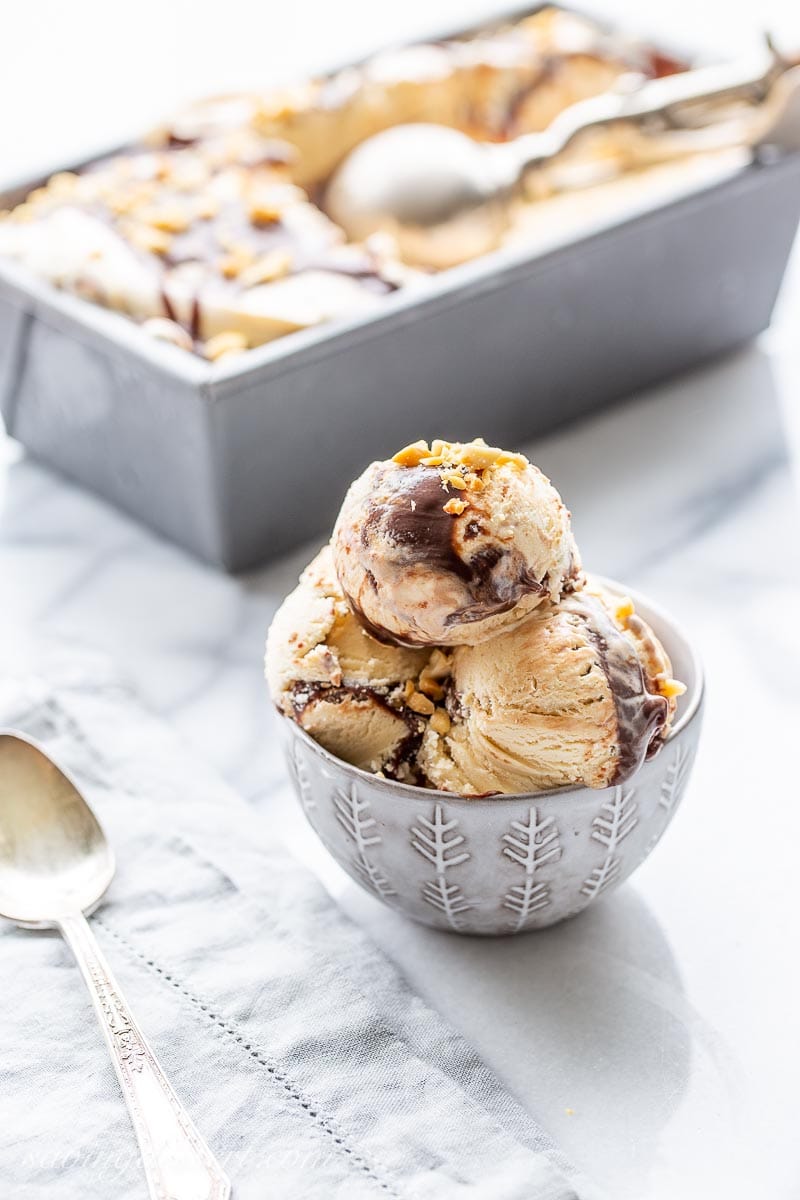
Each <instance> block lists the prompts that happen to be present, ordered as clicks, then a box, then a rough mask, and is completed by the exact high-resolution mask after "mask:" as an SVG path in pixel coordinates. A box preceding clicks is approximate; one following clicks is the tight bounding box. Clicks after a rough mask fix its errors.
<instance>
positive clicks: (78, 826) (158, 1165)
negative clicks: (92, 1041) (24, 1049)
mask: <svg viewBox="0 0 800 1200" xmlns="http://www.w3.org/2000/svg"><path fill="white" fill-rule="evenodd" d="M113 875H114V856H113V854H112V851H111V848H110V847H109V845H108V842H107V841H106V838H105V835H104V833H103V830H102V829H101V828H100V825H99V823H98V821H97V819H96V817H95V815H94V813H93V812H92V810H91V809H90V808H89V806H88V804H87V803H86V801H85V800H84V799H83V797H82V796H81V794H80V792H79V791H78V789H77V788H76V787H75V785H74V784H73V783H72V782H71V781H70V780H69V779H68V778H67V777H66V775H64V773H63V772H62V771H61V770H60V769H59V768H58V767H57V766H56V765H55V763H54V762H52V761H51V759H49V758H48V757H47V755H46V754H44V753H43V751H41V750H39V749H38V748H37V747H36V746H34V745H33V744H32V743H31V742H29V741H28V740H27V739H26V738H24V737H23V736H21V735H19V734H15V733H4V734H0V916H4V917H7V918H8V919H9V920H11V921H15V922H16V923H17V924H18V925H22V926H24V927H25V928H27V929H58V930H59V932H60V933H61V934H62V936H63V937H64V938H65V939H66V941H67V942H68V944H69V946H70V948H71V950H72V953H73V954H74V955H75V958H76V959H77V961H78V966H79V967H80V969H81V973H82V974H83V978H84V981H85V983H86V986H87V987H88V989H89V992H90V994H91V997H92V1003H93V1004H94V1008H95V1012H96V1013H97V1018H98V1020H99V1022H100V1025H101V1027H102V1030H103V1033H104V1035H105V1039H106V1043H107V1044H108V1048H109V1051H110V1053H111V1059H112V1061H113V1063H114V1069H115V1071H116V1072H117V1078H118V1079H119V1082H120V1086H121V1087H122V1093H123V1095H124V1097H125V1100H126V1103H127V1105H128V1110H129V1112H130V1116H131V1120H132V1122H133V1127H134V1130H135V1131H136V1136H137V1138H138V1140H139V1147H140V1149H141V1152H142V1161H143V1163H144V1170H145V1175H146V1177H147V1183H148V1185H149V1189H150V1195H151V1197H152V1200H227V1197H228V1196H229V1195H230V1183H229V1181H228V1178H227V1176H226V1175H225V1173H224V1172H223V1170H222V1168H221V1167H220V1165H219V1163H218V1162H217V1161H216V1159H215V1158H214V1156H213V1154H212V1153H211V1151H210V1150H209V1148H208V1146H207V1145H206V1144H205V1142H204V1141H203V1139H202V1138H201V1137H200V1134H199V1133H198V1132H197V1130H196V1129H195V1127H194V1125H193V1124H192V1122H191V1120H190V1118H189V1116H188V1114H187V1113H186V1111H185V1110H184V1108H183V1106H182V1105H181V1103H180V1101H179V1100H178V1097H177V1096H176V1095H175V1093H174V1092H173V1090H172V1088H171V1087H170V1085H169V1083H168V1082H167V1079H166V1076H165V1075H164V1073H163V1071H162V1070H161V1067H160V1066H159V1065H158V1062H157V1061H156V1058H155V1055H154V1054H153V1052H152V1050H151V1049H150V1047H149V1046H148V1044H147V1042H146V1041H145V1039H144V1037H143V1036H142V1034H141V1033H140V1031H139V1028H138V1026H137V1024H136V1022H135V1021H134V1019H133V1016H132V1014H131V1012H130V1009H129V1008H128V1006H127V1004H126V1003H125V1000H124V999H123V996H122V993H121V991H120V989H119V986H118V984H117V983H116V981H115V979H114V977H113V975H112V974H111V971H110V970H109V968H108V965H107V964H106V961H105V959H104V958H103V955H102V954H101V952H100V948H99V946H98V945H97V942H96V941H95V939H94V935H93V933H92V931H91V929H90V928H89V925H88V922H87V921H86V919H85V917H84V913H88V912H91V911H92V910H93V909H94V908H96V907H97V905H98V904H99V903H100V900H101V899H102V897H103V895H104V893H105V891H106V889H107V888H108V885H109V884H110V883H111V879H112V877H113Z"/></svg>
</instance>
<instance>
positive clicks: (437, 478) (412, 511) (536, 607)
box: [267, 439, 684, 796]
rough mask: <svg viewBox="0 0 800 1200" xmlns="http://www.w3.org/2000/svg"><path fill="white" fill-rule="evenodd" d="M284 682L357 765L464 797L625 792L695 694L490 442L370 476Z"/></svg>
mask: <svg viewBox="0 0 800 1200" xmlns="http://www.w3.org/2000/svg"><path fill="white" fill-rule="evenodd" d="M267 679H268V681H269V685H270V689H271V692H272V696H273V699H274V701H275V703H276V705H277V706H278V708H279V710H280V711H281V713H283V714H284V716H286V717H288V718H289V719H291V720H293V721H296V722H297V723H298V724H299V725H301V726H302V727H303V728H304V729H305V730H306V732H307V733H309V734H310V735H311V736H312V737H313V738H315V739H316V740H317V741H318V742H319V743H320V744H321V745H322V746H324V747H325V748H326V749H327V750H329V751H330V752H331V753H333V754H335V755H337V756H338V757H339V758H342V759H344V760H345V761H346V762H349V763H352V764H354V765H355V766H357V767H361V768H362V769H363V770H367V771H372V772H375V773H378V774H381V775H383V776H385V777H387V778H390V779H395V780H400V781H402V782H405V783H411V784H414V785H417V786H420V787H427V788H433V789H436V790H438V791H442V792H452V793H455V794H458V795H462V796H491V795H501V794H515V793H529V792H531V793H536V792H540V791H544V790H548V789H551V788H558V787H562V786H576V785H583V786H585V787H590V788H607V787H612V786H614V785H616V784H618V783H622V782H624V781H625V780H628V779H630V778H632V777H633V776H634V775H635V774H636V772H637V771H638V770H639V769H640V767H641V766H642V764H643V763H644V762H645V761H646V760H647V759H648V758H652V757H653V756H654V755H655V754H657V753H658V751H659V749H660V748H661V745H662V744H663V742H664V740H665V738H666V737H667V735H668V733H669V731H670V728H671V726H672V722H673V719H674V717H675V714H676V711H677V701H678V697H679V696H680V695H681V693H682V692H683V691H684V688H683V685H682V684H681V683H679V682H678V681H677V680H675V679H674V678H673V674H672V664H671V663H670V660H669V656H668V654H667V652H666V650H665V649H664V647H663V646H662V645H661V643H660V641H659V640H658V637H657V636H656V634H655V633H654V631H653V630H652V629H651V628H650V626H649V625H648V624H647V622H646V621H644V620H643V619H642V618H641V617H640V616H639V615H638V614H637V613H636V611H635V608H634V605H633V603H632V602H631V600H630V599H629V598H627V597H626V596H624V595H622V594H621V593H618V592H616V591H614V590H611V588H610V587H609V586H606V585H604V584H603V583H602V582H601V581H599V580H597V579H594V578H593V577H589V578H588V579H587V577H586V575H584V573H583V571H582V569H581V566H580V559H579V556H578V550H577V547H576V545H575V542H574V539H573V537H572V532H571V529H570V520H569V513H568V512H567V510H566V509H565V508H564V505H563V503H562V502H561V499H560V497H559V496H558V493H557V492H556V491H555V489H554V488H553V487H552V485H551V484H550V481H549V480H548V479H546V478H545V476H544V475H542V473H541V472H540V471H538V470H537V468H536V467H534V466H533V465H532V464H531V463H530V462H529V461H528V460H527V458H525V457H524V456H523V455H521V454H515V453H512V452H508V451H504V450H500V449H497V448H496V447H492V446H488V445H487V444H486V442H485V441H483V440H482V439H477V440H475V441H473V442H469V443H459V442H445V441H442V440H437V441H434V442H433V443H431V444H430V445H428V443H427V442H422V441H420V442H415V443H414V444H413V445H411V446H406V447H405V449H404V450H401V451H399V452H398V453H397V454H396V455H395V456H394V458H392V459H390V460H388V461H386V462H377V463H373V464H372V465H371V466H370V467H368V468H367V470H366V471H365V472H364V474H363V475H362V476H360V478H359V479H357V480H356V482H355V483H354V484H353V486H352V487H351V489H350V491H349V492H348V494H347V497H346V498H345V501H344V504H343V505H342V509H341V512H340V514H339V517H338V520H337V522H336V526H335V528H334V534H333V539H332V542H331V545H330V546H326V547H325V549H324V550H322V551H321V552H320V554H319V555H318V556H317V557H316V558H315V559H314V561H313V562H312V563H311V565H310V566H309V567H308V568H307V569H306V571H305V572H304V573H303V575H302V577H301V579H300V583H299V585H298V587H297V588H296V589H295V591H294V592H292V594H291V595H290V596H289V597H288V598H287V599H286V601H285V602H284V604H283V605H282V607H281V608H280V610H279V611H278V613H277V615H276V617H275V620H274V621H273V623H272V627H271V629H270V631H269V637H268V641H267Z"/></svg>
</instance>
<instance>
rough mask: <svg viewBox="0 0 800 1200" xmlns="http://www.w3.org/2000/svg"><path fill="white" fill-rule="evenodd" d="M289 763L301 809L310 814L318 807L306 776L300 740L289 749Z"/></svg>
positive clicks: (294, 742)
mask: <svg viewBox="0 0 800 1200" xmlns="http://www.w3.org/2000/svg"><path fill="white" fill-rule="evenodd" d="M289 762H290V764H291V768H292V775H293V776H294V782H295V787H296V788H297V795H298V798H299V800H300V807H301V808H302V810H303V812H304V813H306V814H308V813H310V812H311V811H312V810H313V809H315V808H316V807H317V802H316V800H315V799H314V793H313V791H312V788H311V784H310V782H309V779H308V776H307V775H306V769H305V766H304V765H303V757H302V752H301V748H300V742H299V739H298V740H296V741H293V742H292V745H291V747H290V749H289Z"/></svg>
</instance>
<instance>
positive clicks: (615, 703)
mask: <svg viewBox="0 0 800 1200" xmlns="http://www.w3.org/2000/svg"><path fill="white" fill-rule="evenodd" d="M682 691H683V687H682V685H681V684H678V683H676V681H675V680H673V679H672V669H671V665H670V662H669V658H668V657H667V654H666V652H665V650H664V648H663V646H662V645H661V644H660V642H659V641H658V639H657V638H656V636H655V634H654V633H653V631H652V630H651V629H650V628H649V626H648V625H646V623H645V622H644V621H643V620H642V619H641V618H640V617H638V616H637V615H636V613H635V612H634V610H633V605H632V604H631V602H630V601H629V600H627V599H624V598H620V597H615V596H612V595H611V594H609V593H608V592H607V591H604V590H603V589H602V588H601V587H600V586H599V585H597V584H594V583H590V584H589V585H588V586H587V587H586V588H584V589H583V590H582V591H580V592H578V593H577V594H575V595H574V596H569V597H566V598H565V599H564V600H562V601H561V603H560V604H558V605H552V604H545V605H542V606H541V607H540V608H538V609H537V610H536V611H535V612H534V613H532V614H531V616H529V617H528V619H527V620H526V621H525V622H524V623H523V624H522V625H520V626H518V627H517V628H516V629H514V630H512V631H511V632H509V633H506V634H503V635H501V636H500V637H496V638H494V639H493V641H492V642H491V643H490V644H489V645H483V646H474V647H473V646H459V647H457V648H456V649H455V650H454V651H453V654H452V679H451V684H450V695H449V701H448V711H449V717H450V727H449V729H447V728H445V729H444V731H443V732H437V730H436V729H435V728H434V727H433V723H431V724H429V726H428V729H427V730H426V733H425V736H424V738H423V742H422V745H421V748H420V751H419V765H420V767H421V769H422V771H423V772H424V774H425V776H426V777H427V779H428V780H429V781H430V783H431V784H432V785H433V786H434V787H436V788H439V789H441V790H443V791H452V792H461V793H463V794H467V795H479V794H484V793H490V792H505V793H513V792H528V791H540V790H543V789H545V788H552V787H559V786H561V785H564V784H585V785H586V786H588V787H593V788H603V787H609V786H610V785H612V784H615V783H619V782H621V781H623V780H625V779H628V778H630V776H631V775H633V774H634V773H635V772H636V771H637V770H638V769H639V767H640V766H641V764H642V763H643V761H644V760H645V758H647V757H651V756H652V755H653V754H655V753H656V751H657V750H658V749H659V748H660V746H661V743H662V742H663V740H664V737H665V736H666V733H667V731H668V729H669V726H670V723H671V721H672V718H673V715H674V713H675V708H676V697H677V696H678V695H680V693H681V692H682Z"/></svg>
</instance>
